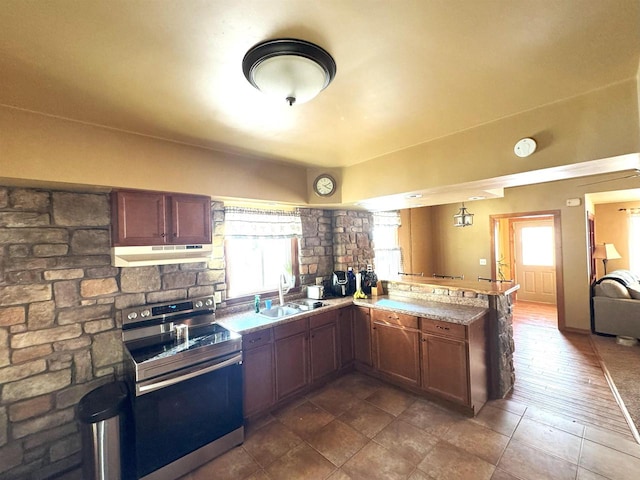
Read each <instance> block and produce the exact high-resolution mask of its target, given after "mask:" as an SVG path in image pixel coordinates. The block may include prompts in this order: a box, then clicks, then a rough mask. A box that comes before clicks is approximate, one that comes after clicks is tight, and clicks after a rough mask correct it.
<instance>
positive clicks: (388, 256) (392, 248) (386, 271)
mask: <svg viewBox="0 0 640 480" xmlns="http://www.w3.org/2000/svg"><path fill="white" fill-rule="evenodd" d="M399 226H400V213H399V212H398V211H392V212H376V213H374V214H373V250H374V252H375V270H376V274H377V276H378V278H385V279H393V278H396V277H397V276H398V272H400V271H401V270H402V269H401V265H402V259H401V254H400V246H399V245H398V227H399Z"/></svg>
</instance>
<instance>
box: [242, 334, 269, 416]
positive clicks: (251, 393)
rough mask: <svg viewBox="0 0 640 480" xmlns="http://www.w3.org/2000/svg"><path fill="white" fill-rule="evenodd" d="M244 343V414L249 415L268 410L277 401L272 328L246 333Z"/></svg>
mask: <svg viewBox="0 0 640 480" xmlns="http://www.w3.org/2000/svg"><path fill="white" fill-rule="evenodd" d="M242 343H243V347H244V350H243V354H242V355H243V358H242V367H243V374H244V416H245V417H249V416H251V415H253V414H256V413H259V412H263V411H265V410H268V409H269V408H271V407H272V406H273V404H274V402H275V383H274V382H275V381H274V362H273V341H272V338H271V329H270V328H267V329H265V330H261V331H259V332H255V333H250V334H249V335H245V336H244V337H243V339H242Z"/></svg>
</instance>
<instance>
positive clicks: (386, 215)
mask: <svg viewBox="0 0 640 480" xmlns="http://www.w3.org/2000/svg"><path fill="white" fill-rule="evenodd" d="M373 225H374V226H380V227H399V226H400V225H401V222H400V212H399V211H397V210H393V211H390V212H374V213H373Z"/></svg>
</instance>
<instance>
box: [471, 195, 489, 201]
mask: <svg viewBox="0 0 640 480" xmlns="http://www.w3.org/2000/svg"><path fill="white" fill-rule="evenodd" d="M485 198H487V197H485V196H483V195H477V196H475V197H469V200H484V199H485Z"/></svg>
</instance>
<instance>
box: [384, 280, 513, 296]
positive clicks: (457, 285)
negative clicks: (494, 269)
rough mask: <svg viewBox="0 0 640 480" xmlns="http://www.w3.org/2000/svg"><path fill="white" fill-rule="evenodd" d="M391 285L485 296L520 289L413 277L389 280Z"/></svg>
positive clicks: (504, 284) (497, 284)
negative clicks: (413, 286)
mask: <svg viewBox="0 0 640 480" xmlns="http://www.w3.org/2000/svg"><path fill="white" fill-rule="evenodd" d="M389 282H390V283H402V284H414V285H426V286H428V287H433V288H448V289H450V290H466V291H469V292H475V293H481V294H484V295H509V294H510V293H513V292H515V291H516V290H518V289H519V288H520V285H519V284H517V283H510V282H485V281H475V280H451V279H448V278H431V277H411V279H402V280H389Z"/></svg>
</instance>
